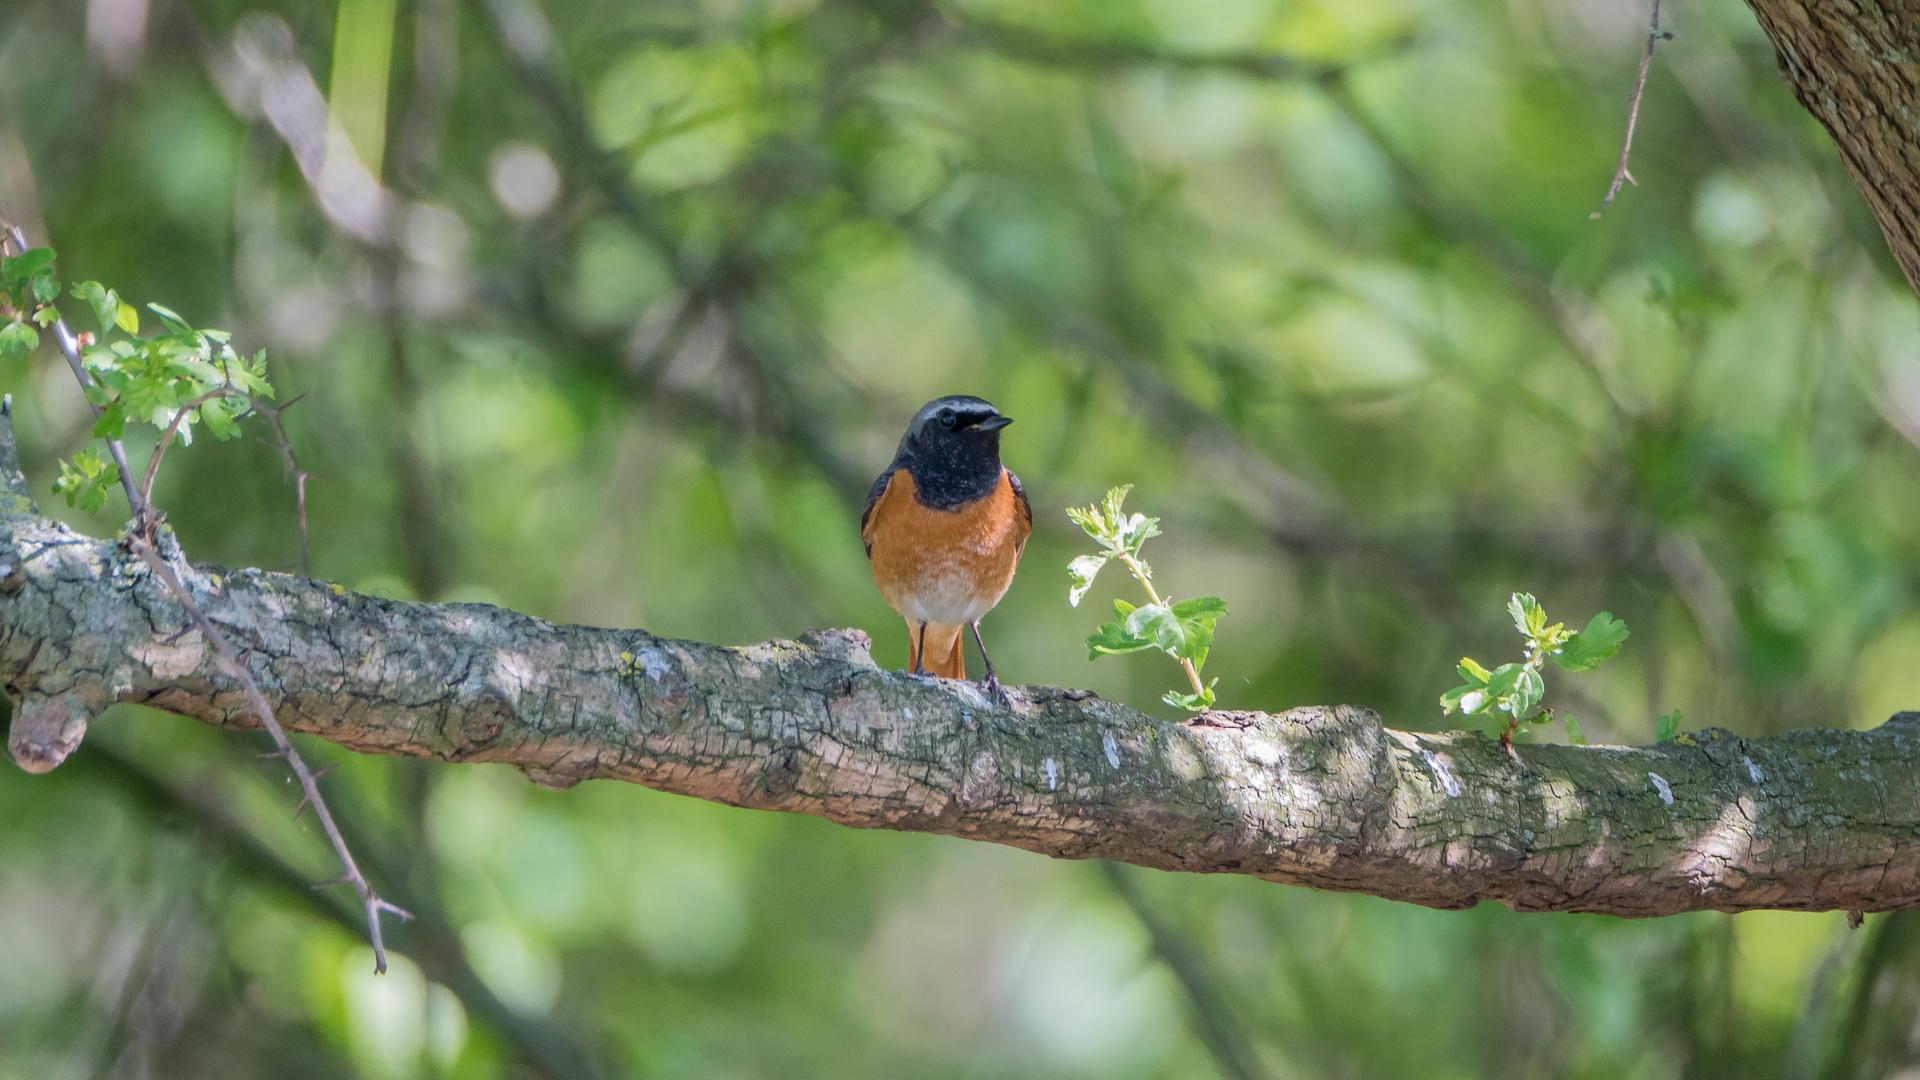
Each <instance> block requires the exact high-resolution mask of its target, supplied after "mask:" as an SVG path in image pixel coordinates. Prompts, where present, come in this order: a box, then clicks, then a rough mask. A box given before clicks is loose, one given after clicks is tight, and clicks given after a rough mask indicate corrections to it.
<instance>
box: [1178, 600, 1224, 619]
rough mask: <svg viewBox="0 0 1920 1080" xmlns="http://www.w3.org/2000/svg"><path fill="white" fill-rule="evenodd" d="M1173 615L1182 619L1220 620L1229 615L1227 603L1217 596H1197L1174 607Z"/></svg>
mask: <svg viewBox="0 0 1920 1080" xmlns="http://www.w3.org/2000/svg"><path fill="white" fill-rule="evenodd" d="M1173 613H1174V615H1175V616H1176V617H1178V618H1181V619H1208V620H1213V619H1218V618H1219V617H1220V616H1222V615H1225V614H1226V613H1227V602H1226V601H1225V600H1222V599H1220V598H1219V597H1217V596H1196V597H1194V598H1193V599H1191V600H1182V601H1180V602H1179V603H1177V604H1175V605H1173Z"/></svg>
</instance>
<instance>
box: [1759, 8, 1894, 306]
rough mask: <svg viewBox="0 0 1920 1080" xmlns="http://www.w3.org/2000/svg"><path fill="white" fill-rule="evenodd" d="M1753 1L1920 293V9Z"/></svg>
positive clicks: (1784, 70) (1783, 64)
mask: <svg viewBox="0 0 1920 1080" xmlns="http://www.w3.org/2000/svg"><path fill="white" fill-rule="evenodd" d="M1747 6H1748V7H1750V8H1752V9H1753V13H1754V15H1755V16H1756V17H1758V18H1759V20H1760V27H1761V29H1763V30H1765V31H1766V34H1767V36H1768V37H1769V38H1771V39H1772V40H1773V46H1774V52H1775V54H1776V55H1777V56H1778V57H1779V60H1780V71H1781V74H1783V75H1784V76H1785V77H1786V79H1787V81H1788V82H1789V83H1790V84H1791V85H1792V86H1793V93H1794V96H1795V97H1797V98H1799V99H1800V104H1802V105H1804V106H1806V109H1807V111H1808V112H1810V113H1812V114H1813V115H1814V117H1815V118H1816V119H1818V120H1819V121H1820V123H1822V124H1823V125H1825V126H1826V129H1827V133H1828V134H1829V135H1831V136H1833V142H1834V145H1835V146H1837V147H1838V148H1839V150H1840V159H1841V160H1842V161H1844V162H1846V165H1847V170H1848V171H1849V172H1851V173H1852V174H1853V179H1854V182H1855V183H1856V184H1858V185H1859V186H1860V192H1861V194H1863V195H1865V196H1866V197H1867V205H1868V206H1869V207H1871V208H1872V209H1873V216H1874V217H1875V218H1876V219H1877V220H1878V221H1879V222H1880V231H1881V232H1882V233H1884V234H1885V235H1886V238H1887V247H1888V249H1889V250H1891V251H1892V253H1893V257H1894V260H1895V261H1896V262H1898V263H1899V264H1900V269H1901V270H1902V271H1904V272H1905V273H1906V275H1907V283H1908V284H1909V285H1911V286H1912V287H1913V288H1914V290H1915V291H1916V292H1920V7H1916V6H1914V5H1913V4H1911V3H1873V2H1866V0H1828V2H1824V3H1823V2H1815V0H1747Z"/></svg>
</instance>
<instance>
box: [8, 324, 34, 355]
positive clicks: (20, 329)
mask: <svg viewBox="0 0 1920 1080" xmlns="http://www.w3.org/2000/svg"><path fill="white" fill-rule="evenodd" d="M39 347H40V331H38V330H35V329H34V328H33V327H31V326H28V325H27V324H26V323H23V322H10V323H6V324H5V325H0V356H25V355H26V354H28V353H30V352H32V351H33V350H35V349H37V348H39Z"/></svg>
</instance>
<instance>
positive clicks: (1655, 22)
mask: <svg viewBox="0 0 1920 1080" xmlns="http://www.w3.org/2000/svg"><path fill="white" fill-rule="evenodd" d="M1672 40H1673V35H1672V34H1671V33H1669V32H1667V31H1665V30H1662V29H1660V0H1653V15H1652V16H1651V17H1650V18H1649V19H1648V20H1647V47H1646V49H1645V50H1643V51H1642V52H1641V53H1640V77H1639V79H1637V80H1636V81H1635V82H1634V84H1633V96H1632V97H1630V98H1628V99H1627V137H1626V139H1625V140H1624V141H1623V142H1622V143H1621V146H1620V165H1619V167H1618V168H1616V169H1614V171H1613V183H1611V184H1609V185H1607V197H1606V198H1604V199H1601V200H1600V209H1598V210H1595V211H1594V212H1593V213H1591V214H1588V215H1587V217H1588V218H1598V217H1600V215H1602V214H1604V213H1606V212H1607V207H1609V206H1612V205H1613V200H1614V197H1615V196H1617V195H1619V194H1620V187H1621V185H1622V184H1632V185H1633V186H1635V187H1639V186H1640V181H1638V180H1635V179H1634V178H1633V173H1631V172H1629V171H1628V170H1627V159H1628V158H1629V157H1631V156H1632V155H1633V129H1634V127H1635V125H1637V124H1638V123H1639V122H1640V98H1641V97H1642V96H1643V95H1645V94H1646V92H1647V71H1648V70H1649V69H1651V68H1652V67H1653V46H1654V45H1655V44H1656V43H1658V42H1661V41H1672Z"/></svg>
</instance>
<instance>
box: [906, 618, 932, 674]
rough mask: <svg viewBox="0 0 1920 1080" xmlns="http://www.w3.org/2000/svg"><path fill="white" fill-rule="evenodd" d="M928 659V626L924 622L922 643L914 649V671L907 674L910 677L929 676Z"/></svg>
mask: <svg viewBox="0 0 1920 1080" xmlns="http://www.w3.org/2000/svg"><path fill="white" fill-rule="evenodd" d="M926 658H927V624H926V623H924V622H923V623H921V624H920V643H919V644H918V645H916V646H914V649H913V670H912V671H910V672H908V673H907V674H909V675H926V674H928V671H927V669H926V666H925V663H924V661H925V660H926Z"/></svg>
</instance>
